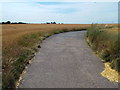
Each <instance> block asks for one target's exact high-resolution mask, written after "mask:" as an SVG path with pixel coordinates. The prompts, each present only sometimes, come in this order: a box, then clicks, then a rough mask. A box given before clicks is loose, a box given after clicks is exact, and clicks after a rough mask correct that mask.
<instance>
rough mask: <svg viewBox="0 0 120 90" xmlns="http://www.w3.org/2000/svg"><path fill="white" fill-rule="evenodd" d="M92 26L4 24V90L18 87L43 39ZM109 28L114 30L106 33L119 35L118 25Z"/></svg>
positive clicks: (108, 29) (108, 30)
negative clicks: (25, 69) (18, 81)
mask: <svg viewBox="0 0 120 90" xmlns="http://www.w3.org/2000/svg"><path fill="white" fill-rule="evenodd" d="M99 25H100V24H99ZM90 26H91V24H3V25H2V52H3V54H2V59H3V65H2V70H3V88H6V87H13V88H14V87H15V86H16V81H17V80H18V79H19V76H20V74H21V73H22V71H23V70H24V68H25V66H26V65H27V64H28V62H29V60H30V59H31V57H32V56H33V53H35V51H34V50H35V48H36V47H37V45H38V43H40V42H41V41H42V40H43V39H45V38H47V37H48V36H50V35H53V34H57V33H61V32H67V31H76V30H84V29H88V28H89V27H90ZM100 26H105V24H101V25H100ZM107 26H112V28H107V29H105V31H107V32H109V33H112V34H115V33H116V34H117V33H118V28H117V24H109V25H107Z"/></svg>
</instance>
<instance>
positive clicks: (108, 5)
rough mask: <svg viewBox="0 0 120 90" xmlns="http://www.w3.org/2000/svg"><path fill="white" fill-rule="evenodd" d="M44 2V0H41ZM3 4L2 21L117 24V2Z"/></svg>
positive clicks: (37, 0)
mask: <svg viewBox="0 0 120 90" xmlns="http://www.w3.org/2000/svg"><path fill="white" fill-rule="evenodd" d="M41 1H42V0H41ZM41 1H39V0H36V1H34V0H31V2H2V10H0V12H2V21H7V20H10V21H13V22H14V21H23V22H31V23H44V22H51V21H56V22H58V23H59V22H60V23H69V24H86V23H88V24H89V23H117V21H118V3H117V2H62V1H61V2H57V0H56V1H55V0H54V2H53V1H52V2H48V1H46V2H41Z"/></svg>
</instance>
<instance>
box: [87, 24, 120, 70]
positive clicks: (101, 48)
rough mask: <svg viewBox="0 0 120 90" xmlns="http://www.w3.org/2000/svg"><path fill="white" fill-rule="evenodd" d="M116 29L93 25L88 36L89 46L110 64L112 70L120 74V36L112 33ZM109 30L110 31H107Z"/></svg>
mask: <svg viewBox="0 0 120 90" xmlns="http://www.w3.org/2000/svg"><path fill="white" fill-rule="evenodd" d="M111 28H114V27H112V26H111V27H103V26H98V25H95V24H93V25H91V27H90V28H89V29H88V32H87V34H86V37H87V41H88V44H89V45H90V46H91V47H92V49H93V50H94V51H95V52H96V53H97V54H98V55H99V56H100V57H101V58H102V59H103V62H110V63H111V65H110V66H111V68H113V69H115V70H116V71H119V72H120V40H119V38H120V36H119V33H118V34H115V33H114V32H112V33H111V32H110V31H109V29H111ZM106 29H108V30H106Z"/></svg>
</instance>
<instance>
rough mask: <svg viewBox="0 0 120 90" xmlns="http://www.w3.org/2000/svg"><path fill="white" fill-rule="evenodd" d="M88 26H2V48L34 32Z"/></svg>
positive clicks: (85, 25)
mask: <svg viewBox="0 0 120 90" xmlns="http://www.w3.org/2000/svg"><path fill="white" fill-rule="evenodd" d="M88 26H90V25H89V24H84V25H82V24H75V25H74V24H73V25H71V24H61V25H60V24H58V25H57V24H56V25H51V24H48V25H47V24H20V25H19V24H16V25H15V24H11V25H2V31H3V34H2V37H3V48H4V47H7V46H8V45H9V44H12V43H15V42H16V40H17V39H18V38H19V37H20V36H22V35H24V34H27V33H35V32H49V31H55V30H60V29H68V30H71V29H74V28H76V29H80V28H83V29H84V28H86V27H88Z"/></svg>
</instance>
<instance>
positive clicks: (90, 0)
mask: <svg viewBox="0 0 120 90" xmlns="http://www.w3.org/2000/svg"><path fill="white" fill-rule="evenodd" d="M0 2H119V0H0Z"/></svg>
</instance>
